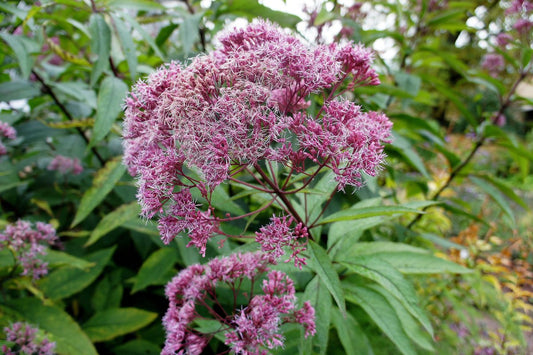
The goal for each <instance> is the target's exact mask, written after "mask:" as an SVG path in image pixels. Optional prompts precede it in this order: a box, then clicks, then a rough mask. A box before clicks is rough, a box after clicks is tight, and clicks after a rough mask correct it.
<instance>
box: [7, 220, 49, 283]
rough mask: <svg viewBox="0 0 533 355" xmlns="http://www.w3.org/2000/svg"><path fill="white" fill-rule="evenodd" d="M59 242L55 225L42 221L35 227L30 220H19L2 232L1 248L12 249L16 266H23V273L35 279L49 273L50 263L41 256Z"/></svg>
mask: <svg viewBox="0 0 533 355" xmlns="http://www.w3.org/2000/svg"><path fill="white" fill-rule="evenodd" d="M57 242H58V237H57V235H56V231H55V229H54V227H52V226H51V225H50V224H46V223H42V222H37V223H36V224H35V229H34V228H33V227H32V224H31V223H30V222H27V221H22V220H19V221H17V222H16V223H15V224H9V225H8V226H7V227H6V228H5V230H4V231H3V232H1V233H0V250H3V249H9V250H11V252H12V253H13V255H14V257H15V267H16V266H17V265H20V266H21V267H22V273H21V275H22V276H31V277H32V278H33V279H34V280H37V279H39V278H41V277H42V276H44V275H46V274H47V273H48V264H47V263H46V262H44V261H42V258H41V257H42V256H44V255H46V253H47V248H48V246H51V245H55V244H56V243H57Z"/></svg>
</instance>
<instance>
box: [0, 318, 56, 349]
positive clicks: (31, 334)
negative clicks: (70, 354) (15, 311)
mask: <svg viewBox="0 0 533 355" xmlns="http://www.w3.org/2000/svg"><path fill="white" fill-rule="evenodd" d="M4 332H5V334H6V340H7V341H8V342H12V343H14V344H13V345H11V346H8V345H2V353H3V354H5V355H30V354H31V355H33V354H35V355H53V354H55V352H54V349H55V346H56V344H55V342H50V341H49V340H48V339H47V338H44V339H42V340H38V339H37V332H38V328H35V327H32V326H31V325H29V324H26V323H22V322H17V323H13V324H12V325H11V326H10V327H5V328H4Z"/></svg>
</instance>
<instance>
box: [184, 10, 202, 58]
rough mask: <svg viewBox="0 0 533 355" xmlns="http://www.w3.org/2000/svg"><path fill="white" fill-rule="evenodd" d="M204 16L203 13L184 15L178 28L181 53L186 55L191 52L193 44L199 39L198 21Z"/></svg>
mask: <svg viewBox="0 0 533 355" xmlns="http://www.w3.org/2000/svg"><path fill="white" fill-rule="evenodd" d="M203 16H204V12H198V13H195V14H192V15H191V14H185V16H184V18H183V22H182V23H181V25H180V27H179V38H180V42H181V45H182V47H183V52H184V53H185V55H188V54H189V53H191V52H192V48H193V46H194V43H196V42H197V41H198V40H199V39H200V33H199V32H198V30H199V28H200V21H201V20H202V17H203Z"/></svg>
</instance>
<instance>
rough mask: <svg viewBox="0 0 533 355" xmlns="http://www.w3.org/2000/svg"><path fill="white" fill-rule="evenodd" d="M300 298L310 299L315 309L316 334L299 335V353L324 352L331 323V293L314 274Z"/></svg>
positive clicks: (303, 354) (302, 354)
mask: <svg viewBox="0 0 533 355" xmlns="http://www.w3.org/2000/svg"><path fill="white" fill-rule="evenodd" d="M302 300H306V301H310V302H311V305H312V306H313V308H314V309H315V327H316V334H315V336H313V337H307V338H305V336H304V332H303V331H302V336H301V337H300V347H299V349H300V354H301V355H305V354H311V353H318V354H325V353H326V350H327V348H328V338H329V328H330V323H331V308H332V304H331V295H330V294H329V291H328V289H327V288H326V286H325V284H324V283H323V282H322V281H321V279H320V276H315V278H313V279H312V280H311V281H310V282H309V284H308V285H307V287H306V288H305V292H304V295H303V297H302Z"/></svg>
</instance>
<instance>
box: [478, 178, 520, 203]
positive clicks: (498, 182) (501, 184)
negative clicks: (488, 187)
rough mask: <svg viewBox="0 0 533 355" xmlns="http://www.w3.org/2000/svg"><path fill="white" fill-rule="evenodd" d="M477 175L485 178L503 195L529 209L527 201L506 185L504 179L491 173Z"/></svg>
mask: <svg viewBox="0 0 533 355" xmlns="http://www.w3.org/2000/svg"><path fill="white" fill-rule="evenodd" d="M479 177H480V178H482V179H485V180H487V181H488V182H489V183H491V184H492V185H494V187H495V188H497V189H498V190H500V192H501V193H503V194H504V195H505V196H507V197H508V198H510V199H511V200H513V201H514V202H516V204H518V205H520V206H522V207H523V208H524V209H526V210H528V209H529V206H528V205H527V203H525V202H524V200H523V199H522V198H521V197H520V196H518V195H517V194H516V193H515V192H514V191H513V189H512V188H511V187H510V186H509V185H508V183H507V182H506V181H504V180H502V179H499V178H497V177H496V176H492V175H479Z"/></svg>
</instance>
